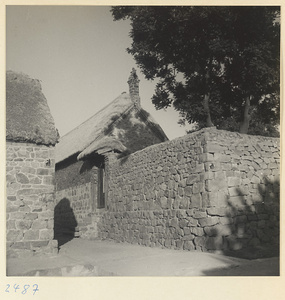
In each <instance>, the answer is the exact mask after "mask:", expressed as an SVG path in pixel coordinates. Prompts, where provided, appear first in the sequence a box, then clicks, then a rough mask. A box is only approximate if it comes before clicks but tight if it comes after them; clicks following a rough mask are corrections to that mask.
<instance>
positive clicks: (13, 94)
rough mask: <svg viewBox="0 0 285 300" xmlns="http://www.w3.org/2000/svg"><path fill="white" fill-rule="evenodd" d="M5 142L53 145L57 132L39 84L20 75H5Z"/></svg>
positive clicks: (9, 72)
mask: <svg viewBox="0 0 285 300" xmlns="http://www.w3.org/2000/svg"><path fill="white" fill-rule="evenodd" d="M6 139H7V140H9V141H18V142H31V143H37V144H45V145H54V144H56V142H57V141H58V132H57V130H56V128H55V125H54V120H53V117H52V116H51V113H50V109H49V107H48V104H47V100H46V98H45V96H44V94H43V93H42V88H41V84H40V82H39V81H38V80H36V79H32V78H30V77H29V76H27V75H25V74H23V73H16V72H13V71H7V73H6Z"/></svg>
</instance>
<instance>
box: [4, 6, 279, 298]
mask: <svg viewBox="0 0 285 300" xmlns="http://www.w3.org/2000/svg"><path fill="white" fill-rule="evenodd" d="M187 4H188V5H185V6H181V5H169V6H166V5H165V6H162V5H146V6H145V5H134V6H131V5H127V6H123V5H115V6H111V5H110V6H107V5H101V6H96V5H85V6H84V5H82V6H81V5H79V4H78V5H62V6H61V5H6V7H5V10H6V12H5V14H6V68H5V73H6V85H5V87H6V106H5V107H6V111H5V113H6V122H5V123H6V150H5V151H6V161H5V164H6V174H5V177H6V182H5V184H6V195H5V197H6V199H4V202H5V208H6V233H5V235H6V248H5V253H6V254H5V255H6V276H7V278H13V277H21V278H25V277H27V278H30V279H31V278H32V279H33V280H34V279H35V278H36V277H102V276H104V277H106V278H107V277H108V278H109V277H112V278H113V277H115V276H117V277H126V276H127V277H149V276H151V277H185V278H186V277H200V276H211V277H213V276H215V277H216V276H222V277H230V276H238V277H243V276H254V277H256V276H258V277H260V276H267V277H268V276H272V277H276V276H277V277H278V278H280V156H281V153H280V132H281V126H280V94H281V91H280V85H281V81H280V70H281V67H280V45H281V43H280V37H281V36H280V27H281V9H280V5H279V6H278V5H275V6H269V5H255V6H245V5H241V6H237V5H236V6H225V5H224V6H221V5H220V6H206V5H203V6H195V5H194V6H191V3H190V2H189V3H187ZM34 281H35V280H34ZM30 282H31V280H30ZM13 284H14V282H13ZM29 284H30V285H31V287H30V290H27V288H26V289H25V287H24V286H23V285H22V286H19V290H18V293H19V294H20V293H21V292H22V293H23V294H25V293H27V294H28V293H30V294H37V293H38V294H39V293H40V287H39V288H38V286H37V282H36V281H35V282H34V283H33V284H34V286H33V285H32V284H31V283H29ZM166 285H167V284H166ZM5 289H6V292H9V291H10V292H11V293H12V292H13V293H14V292H15V291H14V289H15V287H13V286H12V283H11V287H10V286H9V287H8V285H7V286H5ZM272 298H273V299H274V297H272ZM94 299H95V298H94ZM100 299H103V298H100ZM104 299H105V298H104ZM106 299H107V298H106ZM133 299H135V298H133ZM145 299H153V298H145ZM155 299H156V297H155ZM174 299H175V298H174ZM251 299H252V298H251ZM259 299H263V298H259ZM276 299H277V298H276ZM278 299H279V298H278ZM280 299H281V298H280Z"/></svg>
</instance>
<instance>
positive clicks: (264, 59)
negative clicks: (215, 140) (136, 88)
mask: <svg viewBox="0 0 285 300" xmlns="http://www.w3.org/2000/svg"><path fill="white" fill-rule="evenodd" d="M112 14H113V17H114V19H115V20H123V19H129V20H130V21H131V31H130V37H131V38H132V45H131V47H130V48H128V49H127V51H128V52H129V53H130V54H132V55H133V57H134V59H135V61H136V63H137V64H138V66H139V67H140V69H141V70H142V72H143V73H144V75H145V77H146V78H147V79H150V80H153V79H155V78H156V79H159V81H158V83H157V85H156V90H155V94H154V95H153V97H152V102H153V103H154V105H155V107H156V108H157V109H161V108H166V107H169V106H170V105H173V106H174V108H175V109H176V110H177V111H179V113H180V116H181V122H182V123H183V122H188V123H190V124H191V123H195V124H196V127H197V128H202V127H206V126H213V125H215V126H217V127H218V128H222V129H229V130H240V131H241V132H245V133H247V132H249V133H255V131H254V130H253V128H255V127H257V128H258V130H257V131H258V133H259V134H260V133H262V134H266V131H268V132H269V131H270V130H269V128H271V127H272V126H273V127H274V126H275V125H276V124H278V119H279V110H278V108H279V39H280V36H279V35H280V22H278V16H279V7H265V6H256V7H250V6H248V7H227V6H219V7H213V6H208V7H202V6H186V7H183V6H179V7H177V6H171V7H166V6H159V7H158V6H116V7H112ZM257 124H259V125H258V126H257ZM249 125H250V127H249ZM248 128H250V130H249V131H248ZM271 131H272V130H271Z"/></svg>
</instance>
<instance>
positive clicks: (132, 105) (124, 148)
mask: <svg viewBox="0 0 285 300" xmlns="http://www.w3.org/2000/svg"><path fill="white" fill-rule="evenodd" d="M128 84H129V94H127V93H122V94H121V95H119V96H118V97H117V98H116V99H115V100H114V101H112V102H111V103H110V104H108V105H107V106H106V107H104V108H103V109H102V110H101V111H99V112H98V113H96V114H95V115H94V116H92V117H91V118H89V119H88V120H87V121H85V122H84V123H82V124H81V125H79V126H78V127H76V128H75V129H73V130H72V131H71V132H69V133H68V134H66V135H65V136H63V137H62V138H61V139H60V141H59V143H58V144H57V145H56V190H57V193H56V198H57V204H56V207H55V237H56V238H57V240H58V241H59V244H61V243H63V240H62V238H63V237H62V236H63V235H65V236H70V237H73V236H74V235H75V234H77V235H79V236H81V237H96V236H97V220H98V214H100V211H102V210H104V209H106V208H107V207H108V200H107V194H108V192H107V187H108V182H107V180H108V176H107V173H108V165H109V163H110V161H111V160H112V159H113V158H114V157H127V155H129V154H130V153H134V152H136V151H138V150H141V149H144V148H146V147H148V146H150V145H154V144H157V143H161V142H164V141H167V140H168V138H167V136H166V135H165V133H164V132H163V130H162V129H161V127H160V126H159V125H158V124H157V123H156V122H155V120H154V119H153V118H152V117H151V116H150V114H149V113H147V112H146V111H145V110H144V109H142V107H141V104H140V96H139V79H138V77H137V74H136V72H135V70H134V69H133V70H132V72H131V74H130V77H129V80H128ZM123 159H124V158H123Z"/></svg>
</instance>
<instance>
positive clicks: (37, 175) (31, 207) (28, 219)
mask: <svg viewBox="0 0 285 300" xmlns="http://www.w3.org/2000/svg"><path fill="white" fill-rule="evenodd" d="M6 174H7V175H6V179H7V209H6V212H7V214H6V215H7V255H8V257H17V256H20V257H25V256H26V257H27V256H31V255H34V254H39V253H52V252H54V251H56V250H57V243H56V241H54V240H53V226H54V223H53V222H54V221H53V214H54V147H49V146H45V145H36V144H30V143H14V142H7V160H6Z"/></svg>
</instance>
